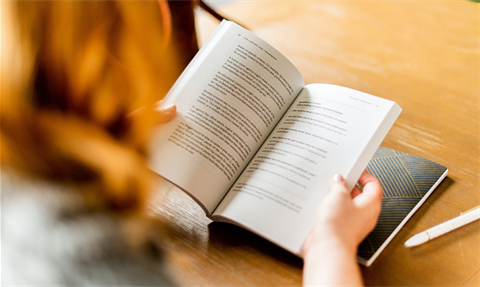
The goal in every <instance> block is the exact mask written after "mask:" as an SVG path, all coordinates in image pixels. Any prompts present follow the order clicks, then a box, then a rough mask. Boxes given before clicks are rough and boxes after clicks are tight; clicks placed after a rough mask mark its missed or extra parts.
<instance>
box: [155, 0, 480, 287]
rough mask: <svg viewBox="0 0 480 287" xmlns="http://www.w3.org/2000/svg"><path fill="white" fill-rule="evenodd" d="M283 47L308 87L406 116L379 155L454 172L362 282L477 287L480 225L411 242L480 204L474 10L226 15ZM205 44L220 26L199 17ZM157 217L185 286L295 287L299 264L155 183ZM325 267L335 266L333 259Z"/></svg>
mask: <svg viewBox="0 0 480 287" xmlns="http://www.w3.org/2000/svg"><path fill="white" fill-rule="evenodd" d="M220 11H221V12H222V13H224V15H225V16H227V17H229V18H231V19H232V20H238V21H239V22H241V23H244V24H246V25H248V28H250V29H251V30H252V31H253V32H255V33H256V34H257V35H259V36H260V37H262V38H263V39H264V40H266V41H267V42H269V43H270V44H271V45H273V46H274V47H276V48H277V49H278V50H279V51H280V52H282V53H283V54H284V55H286V56H287V58H289V59H290V60H291V61H292V62H293V64H294V65H295V66H296V67H297V68H298V69H299V70H300V72H301V73H302V74H303V76H304V78H305V81H306V83H316V82H318V83H331V84H336V85H341V86H346V87H350V88H353V89H356V90H360V91H363V92H366V93H369V94H373V95H377V96H380V97H384V98H387V99H390V100H393V101H396V102H397V103H398V104H399V105H400V106H401V107H402V108H403V113H402V114H401V115H400V117H399V119H398V120H397V122H396V124H395V125H394V127H393V128H392V130H391V131H390V133H389V134H388V136H387V137H386V139H385V141H384V142H383V144H382V146H385V147H388V148H392V149H396V150H400V151H403V152H407V153H410V154H414V155H417V156H420V157H424V158H427V159H430V160H432V161H435V162H437V163H439V164H442V165H444V166H446V167H448V168H449V170H450V173H449V176H448V178H446V179H445V180H444V182H443V183H442V184H441V185H440V186H439V187H438V188H437V189H436V191H435V192H434V193H433V195H432V196H431V197H430V198H429V199H428V200H427V202H426V203H425V204H424V205H423V206H422V207H421V208H420V209H419V210H418V211H417V213H416V214H415V215H414V216H413V217H412V218H411V219H410V221H409V222H408V223H407V224H406V226H405V227H404V228H403V229H402V231H401V232H400V233H399V234H398V235H397V236H396V237H395V239H394V240H393V241H392V242H391V243H390V245H389V246H388V247H387V248H386V250H385V251H384V252H383V253H382V254H381V255H380V257H379V258H378V259H377V261H376V262H375V263H374V264H373V266H371V267H369V268H363V267H362V273H363V275H364V278H365V283H366V285H374V286H479V285H480V281H479V280H480V277H479V272H480V222H478V221H477V222H475V223H472V224H470V225H468V226H465V227H463V228H461V229H458V230H456V231H454V232H451V233H449V234H447V235H444V236H442V237H439V238H437V239H435V240H433V241H431V242H429V243H427V244H424V245H421V246H419V247H416V248H411V249H405V248H404V247H403V243H404V242H405V241H406V240H407V239H408V238H409V237H411V236H413V235H414V234H416V233H418V232H420V231H423V230H425V229H427V228H430V227H432V226H434V225H436V224H439V223H441V222H443V221H446V220H448V219H451V218H453V217H455V216H458V215H459V214H460V213H461V212H462V211H465V210H467V209H469V208H472V207H474V206H476V205H480V176H479V174H480V83H479V80H480V74H479V73H480V72H479V71H480V45H479V40H480V13H479V12H480V10H479V4H478V3H474V2H468V1H421V2H417V1H371V2H368V1H365V2H362V1H337V2H335V1H328V2H323V1H308V2H307V1H298V2H294V1H277V2H275V1H245V2H238V3H230V4H228V5H225V6H223V7H221V8H220ZM197 20H198V30H199V36H200V41H201V42H204V41H205V39H206V38H207V37H208V35H209V34H210V33H211V32H212V31H213V29H214V28H215V26H216V25H218V22H216V21H215V20H213V19H210V18H208V17H207V16H205V15H202V14H200V15H199V17H198V19H197ZM155 178H156V180H157V181H156V188H155V198H154V199H153V201H152V203H153V204H152V209H151V213H152V216H153V217H155V218H157V219H160V220H161V221H162V222H163V223H164V225H163V227H162V228H159V230H158V232H159V233H162V234H164V237H165V250H166V254H167V257H168V259H169V262H170V268H171V272H172V274H173V275H174V277H175V278H176V280H177V281H178V283H179V284H180V285H185V286H186V285H188V286H244V285H251V286H299V285H301V276H302V264H303V263H302V260H301V259H299V258H297V257H295V256H294V255H291V254H289V253H288V252H286V251H284V250H282V249H281V248H279V247H276V246H275V245H273V244H271V243H269V242H268V241H266V240H264V239H262V238H260V237H258V236H256V235H254V234H252V233H250V232H248V231H245V230H243V229H241V228H238V227H236V226H233V225H229V224H224V223H211V221H210V220H209V219H208V218H206V217H205V215H204V213H203V211H202V210H201V209H200V208H199V207H198V206H197V205H196V204H195V203H194V202H193V200H191V199H190V198H189V197H188V196H187V195H185V194H184V193H183V192H182V191H181V190H179V189H178V188H177V187H176V186H174V185H173V184H171V183H169V182H167V181H165V180H163V179H161V178H160V177H158V176H156V177H155ZM326 260H327V259H326Z"/></svg>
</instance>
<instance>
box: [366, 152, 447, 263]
mask: <svg viewBox="0 0 480 287" xmlns="http://www.w3.org/2000/svg"><path fill="white" fill-rule="evenodd" d="M367 170H368V171H369V172H370V173H371V174H372V175H374V176H375V177H376V178H377V179H378V180H380V182H381V183H382V188H383V199H382V212H381V213H380V217H379V219H378V223H377V226H376V227H375V229H374V230H373V231H372V233H370V234H369V235H368V236H367V238H366V239H365V240H364V241H363V242H362V243H361V244H360V246H359V248H358V257H357V259H358V262H360V263H361V264H363V265H366V266H370V265H371V264H372V263H373V261H375V259H376V258H377V257H378V255H379V254H380V253H381V252H382V251H383V249H384V248H385V247H386V246H387V245H388V243H389V242H390V241H391V240H392V239H393V237H394V236H395V235H396V234H397V233H398V232H399V231H400V229H401V228H402V227H403V225H405V223H406V222H407V221H408V219H409V218H410V217H412V215H413V214H414V213H415V211H417V209H418V208H420V206H421V205H422V204H423V203H424V202H425V200H426V199H427V198H428V197H429V196H430V194H431V193H432V192H433V190H434V189H435V188H436V187H437V186H438V185H439V184H440V182H441V181H442V180H443V179H444V178H445V177H446V176H447V174H448V169H447V168H446V167H444V166H442V165H439V164H437V163H434V162H432V161H429V160H427V159H424V158H421V157H417V156H414V155H411V154H407V153H404V152H399V151H396V150H392V149H388V148H383V147H380V148H379V149H378V150H377V152H376V153H375V155H374V156H373V158H372V159H371V160H370V162H369V164H368V166H367Z"/></svg>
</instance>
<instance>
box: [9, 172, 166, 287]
mask: <svg viewBox="0 0 480 287" xmlns="http://www.w3.org/2000/svg"><path fill="white" fill-rule="evenodd" d="M156 230H158V229H156ZM157 232H158V231H157ZM152 233H153V232H151V230H150V231H149V228H148V227H147V225H146V223H145V222H144V221H142V220H138V219H135V220H134V219H126V218H125V217H119V216H114V215H111V214H108V213H106V212H105V211H102V210H92V209H91V208H88V207H87V206H86V203H85V202H84V200H83V198H82V197H81V196H80V194H79V193H78V192H75V190H74V189H73V188H72V187H68V186H66V185H65V184H59V183H52V182H46V181H41V180H32V179H26V178H25V177H22V176H19V175H18V174H13V173H12V172H8V171H5V170H2V171H1V280H2V282H1V283H2V286H9V285H10V286H12V285H16V286H18V285H23V286H25V285H30V286H85V285H95V286H171V285H173V282H172V281H171V280H170V278H169V276H168V272H166V269H165V266H164V263H163V260H162V253H161V248H160V246H161V242H159V240H158V239H157V238H155V237H156V235H155V234H152ZM157 235H158V234H157Z"/></svg>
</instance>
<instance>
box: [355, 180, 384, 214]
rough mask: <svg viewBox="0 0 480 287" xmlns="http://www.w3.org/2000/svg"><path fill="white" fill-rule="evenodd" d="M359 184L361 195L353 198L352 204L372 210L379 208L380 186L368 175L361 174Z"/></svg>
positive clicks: (380, 199)
mask: <svg viewBox="0 0 480 287" xmlns="http://www.w3.org/2000/svg"><path fill="white" fill-rule="evenodd" d="M359 182H361V184H362V186H363V190H362V193H361V194H359V195H358V196H356V197H355V198H354V203H355V205H357V206H358V207H360V208H373V207H375V206H377V205H378V206H380V205H381V202H382V185H381V184H380V182H379V181H378V179H376V178H375V177H373V176H372V175H371V174H370V173H368V172H367V173H365V172H364V174H362V176H361V181H360V180H359Z"/></svg>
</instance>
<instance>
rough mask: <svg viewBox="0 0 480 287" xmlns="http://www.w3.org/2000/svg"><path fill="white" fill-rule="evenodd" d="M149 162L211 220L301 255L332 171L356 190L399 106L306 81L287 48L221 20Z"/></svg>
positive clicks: (178, 89)
mask: <svg viewBox="0 0 480 287" xmlns="http://www.w3.org/2000/svg"><path fill="white" fill-rule="evenodd" d="M173 103H175V104H176V106H177V115H176V117H175V118H174V119H173V120H172V121H171V122H169V123H167V124H163V125H161V126H159V127H158V130H157V131H155V133H154V137H153V139H152V141H151V142H150V144H149V152H150V155H151V162H150V167H151V169H152V170H153V171H155V172H157V173H158V174H160V175H161V176H163V177H165V178H166V179H168V180H170V181H171V182H173V183H175V184H176V185H177V186H179V187H180V188H182V189H183V190H184V191H185V192H187V193H188V194H189V195H190V196H192V197H193V198H194V199H195V200H196V201H197V202H198V204H199V205H200V206H202V208H203V209H204V210H205V213H206V215H207V216H209V217H210V218H211V219H212V220H214V221H224V222H230V223H234V224H237V225H240V226H242V227H244V228H246V229H248V230H250V231H252V232H255V233H257V234H259V235H261V236H262V237H265V238H267V239H268V240H270V241H272V242H274V243H276V244H278V245H280V246H281V247H283V248H285V249H286V250H289V251H290V252H292V253H295V254H297V255H300V250H301V247H302V244H303V242H304V240H305V238H306V237H307V235H308V233H309V231H310V229H311V228H312V226H313V219H314V214H315V211H316V209H317V207H318V205H319V202H320V201H321V199H322V198H323V196H324V195H325V194H326V192H327V188H328V183H329V180H330V178H331V177H332V176H333V175H334V174H336V173H340V174H342V175H343V176H344V178H345V179H346V181H347V185H348V188H350V189H351V188H352V187H353V186H354V185H355V183H356V182H357V180H358V178H359V176H360V175H361V173H362V172H363V170H364V169H365V167H366V166H367V164H368V163H369V161H370V159H371V158H372V156H373V155H374V153H375V151H376V150H377V148H378V147H379V145H380V143H381V142H382V140H383V139H384V137H385V136H386V134H387V132H388V131H389V129H390V128H391V126H392V125H393V123H394V122H395V120H396V119H397V117H398V116H399V114H400V112H401V108H400V107H399V106H398V105H397V104H396V103H394V102H392V101H389V100H386V99H382V98H378V97H375V96H372V95H369V94H366V93H363V92H359V91H355V90H352V89H349V88H345V87H340V86H335V85H329V84H310V85H306V86H305V83H304V80H303V78H302V76H301V75H300V73H299V71H298V70H297V69H296V68H295V67H294V66H293V64H292V63H291V62H290V61H288V60H287V59H286V58H285V57H284V56H283V55H282V54H280V53H279V52H278V51H277V50H275V49H274V48H273V47H271V46H270V45H269V44H267V43H266V42H265V41H263V40H261V39H260V38H258V37H257V36H255V35H254V34H253V33H251V32H249V31H247V30H246V29H244V28H242V27H240V26H238V25H236V24H235V23H233V22H229V21H223V22H222V23H221V24H220V26H219V27H218V28H217V30H216V31H215V32H214V33H213V35H212V36H211V37H210V39H209V40H208V41H207V42H206V43H205V45H204V46H203V47H202V48H201V50H200V51H199V53H198V54H197V55H196V56H195V58H194V59H193V60H192V62H191V63H190V64H189V65H188V67H187V68H186V69H185V71H184V72H183V74H182V75H181V76H180V78H179V79H178V80H177V82H176V83H175V85H174V86H173V87H172V89H171V91H170V92H169V93H168V95H167V97H166V98H165V99H164V101H163V105H164V106H168V105H170V104H173Z"/></svg>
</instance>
